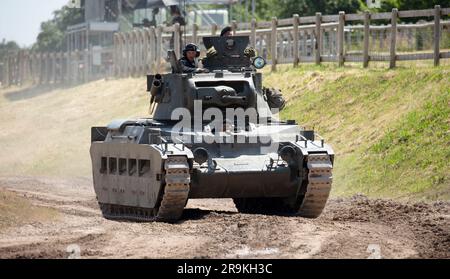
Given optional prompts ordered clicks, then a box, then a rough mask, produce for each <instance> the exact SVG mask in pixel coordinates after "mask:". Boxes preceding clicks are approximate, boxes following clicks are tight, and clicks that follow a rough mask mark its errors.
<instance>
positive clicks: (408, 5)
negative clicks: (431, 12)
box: [380, 0, 450, 12]
mask: <svg viewBox="0 0 450 279" xmlns="http://www.w3.org/2000/svg"><path fill="white" fill-rule="evenodd" d="M435 5H441V7H442V8H448V7H450V0H385V1H382V4H381V8H380V11H383V12H388V11H391V10H392V9H393V8H398V9H399V10H403V11H404V10H421V9H431V8H433V7H434V6H435Z"/></svg>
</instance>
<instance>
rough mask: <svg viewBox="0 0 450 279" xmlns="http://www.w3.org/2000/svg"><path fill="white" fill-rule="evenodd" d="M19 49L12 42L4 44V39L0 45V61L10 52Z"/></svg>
mask: <svg viewBox="0 0 450 279" xmlns="http://www.w3.org/2000/svg"><path fill="white" fill-rule="evenodd" d="M19 49H20V47H19V45H18V44H17V43H16V42H14V41H8V42H6V40H5V39H3V41H2V42H1V43H0V61H3V59H4V58H5V57H6V56H7V55H8V54H9V53H11V52H16V51H18V50H19Z"/></svg>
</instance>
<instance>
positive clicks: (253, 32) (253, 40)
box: [250, 18, 256, 48]
mask: <svg viewBox="0 0 450 279" xmlns="http://www.w3.org/2000/svg"><path fill="white" fill-rule="evenodd" d="M250 26H251V27H250V28H251V32H250V44H251V46H252V47H253V48H256V18H252V22H251V25H250Z"/></svg>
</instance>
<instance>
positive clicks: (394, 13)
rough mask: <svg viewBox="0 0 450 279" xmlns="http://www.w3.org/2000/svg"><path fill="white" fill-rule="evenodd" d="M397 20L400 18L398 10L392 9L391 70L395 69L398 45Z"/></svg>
mask: <svg viewBox="0 0 450 279" xmlns="http://www.w3.org/2000/svg"><path fill="white" fill-rule="evenodd" d="M397 18H398V9H397V8H394V9H392V17H391V45H390V60H389V68H391V69H392V68H395V59H396V52H395V49H396V43H397Z"/></svg>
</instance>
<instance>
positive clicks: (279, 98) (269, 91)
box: [206, 26, 286, 111]
mask: <svg viewBox="0 0 450 279" xmlns="http://www.w3.org/2000/svg"><path fill="white" fill-rule="evenodd" d="M232 31H233V29H232V28H231V27H230V26H226V27H225V28H223V29H222V31H221V32H220V37H232V36H233V33H232ZM214 55H217V51H216V49H215V48H214V47H211V48H210V49H208V51H207V52H206V56H207V57H212V56H214ZM244 55H245V56H247V57H249V58H253V57H255V56H256V50H255V49H254V48H253V47H250V46H249V47H247V48H246V49H245V50H244ZM262 89H263V93H264V96H265V98H266V100H267V103H268V104H269V107H270V108H272V109H279V110H280V111H281V110H282V109H283V108H284V107H285V105H286V101H285V100H284V98H283V95H282V94H281V90H278V89H275V88H267V87H263V88H262Z"/></svg>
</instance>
